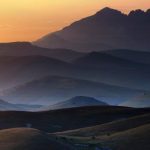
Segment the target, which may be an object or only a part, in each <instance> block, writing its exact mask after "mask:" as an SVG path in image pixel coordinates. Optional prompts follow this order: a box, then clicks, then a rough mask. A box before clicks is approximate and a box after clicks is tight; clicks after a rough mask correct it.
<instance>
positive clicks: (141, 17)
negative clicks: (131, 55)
mask: <svg viewBox="0 0 150 150" xmlns="http://www.w3.org/2000/svg"><path fill="white" fill-rule="evenodd" d="M149 20H150V14H149V10H147V11H145V12H144V11H142V10H135V11H131V12H130V13H129V14H128V15H126V14H123V13H122V12H120V11H118V10H115V9H111V8H108V7H106V8H104V9H102V10H100V11H98V12H97V13H96V14H94V15H92V16H89V17H87V18H84V19H81V20H79V21H76V22H74V23H72V24H71V25H70V26H68V27H65V28H64V29H63V30H60V31H57V32H54V33H50V34H48V35H46V36H44V37H42V38H41V39H39V40H37V41H36V42H34V44H36V45H40V46H42V47H48V48H62V47H63V48H69V49H74V50H78V51H86V52H87V51H101V50H108V49H120V48H121V49H135V50H145V51H146V50H147V51H148V50H150V44H149V39H150V32H149V31H150V21H149Z"/></svg>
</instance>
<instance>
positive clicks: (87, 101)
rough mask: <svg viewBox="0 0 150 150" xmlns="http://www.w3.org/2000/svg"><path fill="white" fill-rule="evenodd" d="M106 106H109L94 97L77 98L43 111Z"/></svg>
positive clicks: (45, 108)
mask: <svg viewBox="0 0 150 150" xmlns="http://www.w3.org/2000/svg"><path fill="white" fill-rule="evenodd" d="M105 105H108V104H107V103H104V102H102V101H99V100H97V99H95V98H92V97H86V96H76V97H73V98H71V99H69V100H66V101H63V102H59V103H56V104H54V105H50V106H48V107H47V106H46V107H44V108H43V110H52V109H64V108H73V107H84V106H105Z"/></svg>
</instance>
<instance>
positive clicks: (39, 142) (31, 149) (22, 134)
mask: <svg viewBox="0 0 150 150" xmlns="http://www.w3.org/2000/svg"><path fill="white" fill-rule="evenodd" d="M0 149H1V150H60V149H61V150H72V149H71V148H70V147H67V146H66V145H63V144H61V143H58V142H56V141H54V140H51V139H50V138H49V136H48V134H46V133H44V132H41V131H39V130H36V129H27V128H13V129H7V130H1V131H0Z"/></svg>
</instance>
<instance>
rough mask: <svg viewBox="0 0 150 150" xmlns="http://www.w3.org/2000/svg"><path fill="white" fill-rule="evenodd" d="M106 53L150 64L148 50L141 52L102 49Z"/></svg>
mask: <svg viewBox="0 0 150 150" xmlns="http://www.w3.org/2000/svg"><path fill="white" fill-rule="evenodd" d="M104 53H106V54H110V55H113V56H115V57H119V58H122V59H126V60H130V61H134V62H137V63H144V64H150V52H142V51H136V50H134V51H133V50H127V49H117V50H108V51H104Z"/></svg>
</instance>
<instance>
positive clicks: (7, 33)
mask: <svg viewBox="0 0 150 150" xmlns="http://www.w3.org/2000/svg"><path fill="white" fill-rule="evenodd" d="M104 7H111V8H115V9H118V10H121V11H122V12H124V13H128V12H129V11H130V10H135V9H143V10H147V9H148V8H150V0H0V42H13V41H34V40H36V39H38V38H40V37H42V36H43V35H45V34H47V33H50V32H54V31H57V30H60V29H62V28H63V27H65V26H67V25H69V24H71V23H72V22H74V21H76V20H79V19H81V18H84V17H86V16H90V15H93V14H95V13H96V12H97V11H99V10H100V9H102V8H104Z"/></svg>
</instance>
